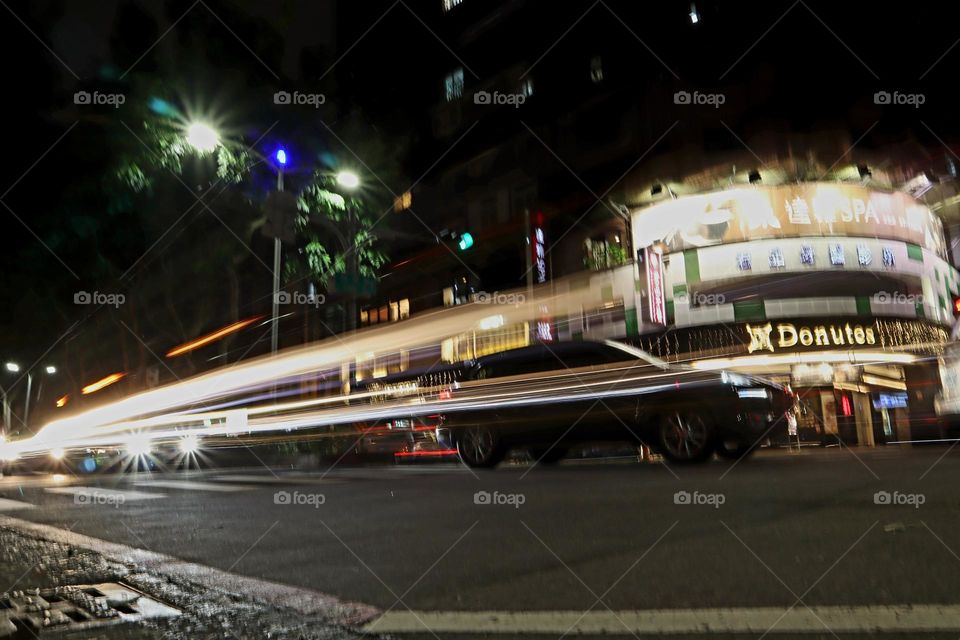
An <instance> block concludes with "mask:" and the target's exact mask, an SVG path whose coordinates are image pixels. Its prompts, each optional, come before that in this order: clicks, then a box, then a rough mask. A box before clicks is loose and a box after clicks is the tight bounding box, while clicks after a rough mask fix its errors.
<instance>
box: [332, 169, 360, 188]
mask: <svg viewBox="0 0 960 640" xmlns="http://www.w3.org/2000/svg"><path fill="white" fill-rule="evenodd" d="M337 184H339V185H340V186H341V187H344V188H345V189H356V188H357V187H359V186H360V176H358V175H357V174H355V173H354V172H353V171H341V172H340V173H338V174H337Z"/></svg>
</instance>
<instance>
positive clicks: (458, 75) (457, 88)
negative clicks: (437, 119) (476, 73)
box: [443, 67, 463, 102]
mask: <svg viewBox="0 0 960 640" xmlns="http://www.w3.org/2000/svg"><path fill="white" fill-rule="evenodd" d="M443 93H444V96H445V97H446V99H447V102H450V101H452V100H458V99H459V98H460V97H461V96H462V95H463V68H462V67H461V68H460V69H457V70H456V71H453V72H451V73H448V74H447V77H446V78H444V79H443Z"/></svg>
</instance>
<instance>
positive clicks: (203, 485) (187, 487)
mask: <svg viewBox="0 0 960 640" xmlns="http://www.w3.org/2000/svg"><path fill="white" fill-rule="evenodd" d="M134 484H136V485H137V486H138V487H147V488H150V487H156V488H158V489H182V490H183V491H219V492H223V493H230V492H235V491H249V490H251V489H254V488H256V487H251V486H245V485H239V484H228V483H224V484H218V483H215V482H194V481H192V480H142V481H138V482H136V483H134Z"/></svg>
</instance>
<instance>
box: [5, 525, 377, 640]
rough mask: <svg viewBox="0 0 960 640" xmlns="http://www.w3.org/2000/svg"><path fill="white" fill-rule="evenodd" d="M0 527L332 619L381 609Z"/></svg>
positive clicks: (94, 543)
mask: <svg viewBox="0 0 960 640" xmlns="http://www.w3.org/2000/svg"><path fill="white" fill-rule="evenodd" d="M0 527H8V528H11V529H15V530H17V531H19V532H20V533H23V534H24V535H29V536H33V537H39V538H42V539H44V540H50V541H52V542H59V543H61V544H66V545H70V546H73V547H79V548H81V549H88V550H90V551H93V552H95V553H99V554H101V555H103V556H105V557H106V558H107V559H109V560H113V561H116V562H121V563H132V564H136V565H137V566H138V567H142V568H143V570H146V571H154V572H156V573H158V574H161V575H164V576H168V577H171V578H175V579H177V580H186V581H189V582H193V583H194V584H199V585H201V586H202V587H206V588H208V589H217V590H219V591H227V592H228V593H236V594H239V595H241V596H243V597H246V598H248V599H250V600H253V601H255V602H265V603H267V604H270V605H273V606H276V607H284V608H288V609H292V610H293V611H296V612H298V613H301V614H304V615H319V616H323V617H324V618H325V619H327V620H329V621H330V622H333V623H335V624H343V625H361V624H364V623H365V622H368V621H370V620H372V619H373V618H375V617H376V616H378V615H380V610H379V609H377V608H375V607H372V606H370V605H366V604H362V603H358V602H349V601H345V600H341V599H340V598H337V597H336V596H331V595H327V594H325V593H320V592H319V591H313V590H311V589H301V588H299V587H291V586H288V585H285V584H279V583H276V582H270V581H268V580H260V579H258V578H250V577H247V576H241V575H237V574H235V573H229V572H227V571H223V570H221V569H215V568H214V567H208V566H205V565H202V564H195V563H193V562H185V561H183V560H180V559H179V558H174V557H172V556H168V555H164V554H162V553H156V552H155V551H147V550H146V549H137V548H135V547H128V546H127V545H125V544H117V543H115V542H109V541H107V540H101V539H99V538H92V537H90V536H85V535H83V534H80V533H74V532H73V531H67V530H66V529H59V528H57V527H52V526H50V525H46V524H37V523H35V522H29V521H27V520H20V519H18V518H11V517H10V516H0Z"/></svg>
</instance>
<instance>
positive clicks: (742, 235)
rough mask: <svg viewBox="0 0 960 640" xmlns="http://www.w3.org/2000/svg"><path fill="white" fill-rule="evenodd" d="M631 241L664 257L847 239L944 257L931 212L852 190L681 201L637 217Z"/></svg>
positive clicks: (806, 187)
mask: <svg viewBox="0 0 960 640" xmlns="http://www.w3.org/2000/svg"><path fill="white" fill-rule="evenodd" d="M633 234H634V242H635V243H636V244H637V245H641V246H642V245H651V244H654V243H657V242H662V243H663V244H664V245H665V246H666V247H667V249H668V250H669V251H681V250H684V249H695V248H699V247H708V246H712V245H718V244H727V243H733V242H745V241H748V240H754V239H765V238H796V237H805V236H853V237H869V238H873V237H876V238H885V239H891V240H902V241H904V242H910V243H912V244H917V245H920V246H921V247H925V248H926V249H929V250H930V251H933V252H935V253H937V254H938V255H940V256H941V257H945V255H946V244H945V241H944V236H943V224H942V222H941V221H940V219H939V218H938V217H937V216H936V215H935V214H934V213H933V212H931V211H930V209H928V208H927V207H925V206H923V205H921V204H919V203H917V202H916V201H915V200H913V199H912V198H911V197H910V196H908V195H907V194H904V193H900V192H893V193H886V192H882V191H874V190H871V189H867V188H866V187H863V186H861V185H852V184H833V183H829V184H827V183H807V184H792V185H782V186H776V187H761V186H754V187H743V188H736V189H728V190H726V191H718V192H714V193H707V194H702V195H695V196H686V197H682V198H678V199H676V200H669V201H666V202H662V203H659V204H656V205H653V206H651V207H647V208H645V209H642V210H639V211H636V212H635V213H634V215H633ZM831 257H832V256H831ZM834 264H836V263H834Z"/></svg>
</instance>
